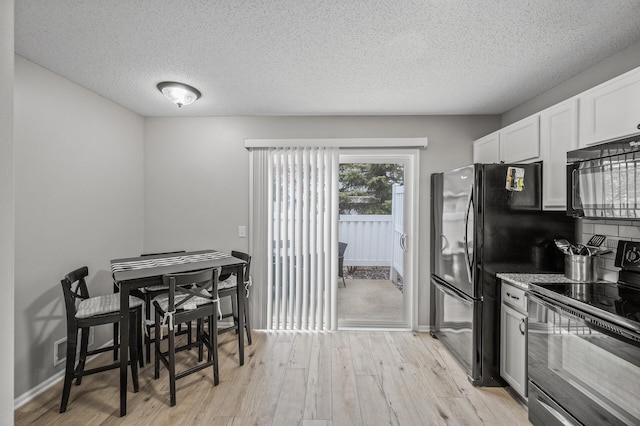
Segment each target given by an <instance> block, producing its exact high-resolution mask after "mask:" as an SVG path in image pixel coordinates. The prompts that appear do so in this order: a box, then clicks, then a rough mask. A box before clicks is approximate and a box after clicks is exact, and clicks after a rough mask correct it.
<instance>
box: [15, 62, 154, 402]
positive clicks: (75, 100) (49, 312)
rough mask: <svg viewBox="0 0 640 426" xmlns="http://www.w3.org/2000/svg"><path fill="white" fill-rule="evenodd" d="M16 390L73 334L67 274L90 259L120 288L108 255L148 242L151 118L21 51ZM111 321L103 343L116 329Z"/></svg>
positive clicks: (106, 286) (44, 369) (93, 282)
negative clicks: (146, 160) (147, 124)
mask: <svg viewBox="0 0 640 426" xmlns="http://www.w3.org/2000/svg"><path fill="white" fill-rule="evenodd" d="M14 126H15V282H16V284H15V336H16V339H15V377H16V379H15V380H16V381H15V395H16V397H20V396H21V395H22V394H23V393H24V392H26V391H28V390H30V389H32V388H34V387H35V386H36V385H39V384H41V383H42V382H44V381H45V380H47V379H48V378H50V377H51V376H52V375H54V374H55V373H56V372H59V371H62V368H63V367H64V366H63V365H60V366H58V367H57V368H54V366H53V342H54V341H56V340H58V339H60V338H62V337H65V336H66V320H65V317H64V315H65V309H64V303H63V297H62V289H61V286H60V280H61V279H62V277H63V276H64V274H66V273H67V272H69V271H71V270H73V269H75V268H78V267H81V266H83V265H87V266H88V267H89V273H90V276H89V281H88V284H89V287H90V292H91V293H92V294H105V293H110V292H112V291H113V286H112V281H111V272H110V264H109V260H110V259H113V258H118V257H126V256H133V255H137V254H139V253H140V251H141V249H142V232H143V229H142V216H143V212H142V208H143V201H142V200H143V172H142V165H143V154H144V152H143V146H144V145H143V141H144V136H143V133H144V120H143V118H142V117H140V116H139V115H137V114H134V113H132V112H130V111H128V110H126V109H124V108H122V107H121V106H119V105H116V104H114V103H113V102H111V101H108V100H106V99H104V98H102V97H100V96H98V95H96V94H95V93H92V92H90V91H88V90H86V89H84V88H82V87H80V86H78V85H76V84H74V83H72V82H70V81H68V80H66V79H64V78H62V77H60V76H58V75H56V74H54V73H52V72H49V71H47V70H45V69H44V68H41V67H40V66H38V65H36V64H34V63H32V62H29V61H27V60H26V59H24V58H21V57H19V56H16V57H15V122H14ZM111 330H112V328H110V327H107V326H104V328H102V329H101V330H99V331H98V333H96V345H100V344H102V343H104V342H105V341H107V340H108V339H110V338H111V337H112V331H111Z"/></svg>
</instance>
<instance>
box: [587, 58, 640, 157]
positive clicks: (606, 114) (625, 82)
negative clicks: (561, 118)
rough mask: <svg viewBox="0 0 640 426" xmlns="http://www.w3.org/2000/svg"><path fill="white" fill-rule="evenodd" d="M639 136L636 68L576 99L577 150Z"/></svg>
mask: <svg viewBox="0 0 640 426" xmlns="http://www.w3.org/2000/svg"><path fill="white" fill-rule="evenodd" d="M639 132H640V68H636V69H634V70H632V71H629V72H627V73H625V74H622V75H621V76H620V77H617V78H614V79H613V80H610V81H608V82H606V83H603V84H601V85H599V86H596V87H594V88H593V89H591V90H588V91H586V92H584V93H582V94H581V95H580V147H585V146H588V145H593V144H596V143H599V142H604V141H607V140H610V139H615V138H620V137H624V136H628V135H632V134H634V133H639Z"/></svg>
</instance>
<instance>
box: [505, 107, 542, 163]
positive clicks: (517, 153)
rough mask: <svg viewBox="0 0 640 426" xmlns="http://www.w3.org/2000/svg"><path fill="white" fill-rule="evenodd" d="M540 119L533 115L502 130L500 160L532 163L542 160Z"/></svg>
mask: <svg viewBox="0 0 640 426" xmlns="http://www.w3.org/2000/svg"><path fill="white" fill-rule="evenodd" d="M539 120H540V117H539V116H538V115H537V114H536V115H532V116H531V117H527V118H525V119H524V120H520V121H518V122H516V123H513V124H511V125H509V126H507V127H505V128H503V129H502V130H500V151H501V152H500V159H501V160H503V161H504V162H505V163H530V162H533V161H537V160H539V159H540V121H539Z"/></svg>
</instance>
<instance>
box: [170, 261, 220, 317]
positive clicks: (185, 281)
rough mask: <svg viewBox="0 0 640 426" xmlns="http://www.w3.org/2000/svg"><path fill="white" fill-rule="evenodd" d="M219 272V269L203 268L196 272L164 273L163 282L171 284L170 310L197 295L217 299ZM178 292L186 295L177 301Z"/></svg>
mask: <svg viewBox="0 0 640 426" xmlns="http://www.w3.org/2000/svg"><path fill="white" fill-rule="evenodd" d="M219 273H220V270H219V269H203V270H200V271H195V272H183V273H176V274H166V275H163V276H162V283H163V284H164V285H167V286H169V294H168V302H169V305H168V310H169V311H173V310H175V308H179V307H180V306H182V305H184V304H185V303H188V302H189V300H190V299H192V298H193V297H196V296H197V297H202V298H206V299H211V300H215V299H217V298H218V274H219ZM176 293H178V294H180V293H184V294H186V297H184V298H183V299H182V300H179V301H178V302H177V303H176V302H175V295H176Z"/></svg>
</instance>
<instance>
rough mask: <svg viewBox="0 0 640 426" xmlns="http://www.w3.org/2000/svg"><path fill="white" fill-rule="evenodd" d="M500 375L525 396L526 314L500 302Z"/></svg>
mask: <svg viewBox="0 0 640 426" xmlns="http://www.w3.org/2000/svg"><path fill="white" fill-rule="evenodd" d="M500 375H501V376H502V378H504V379H505V380H506V381H507V382H509V384H510V385H511V387H512V388H513V390H514V391H516V392H517V393H518V394H520V395H521V396H522V397H526V396H527V316H526V315H524V314H521V313H520V312H518V311H516V310H515V309H512V308H510V307H509V306H506V305H505V304H504V303H503V304H502V313H501V315H500Z"/></svg>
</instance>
